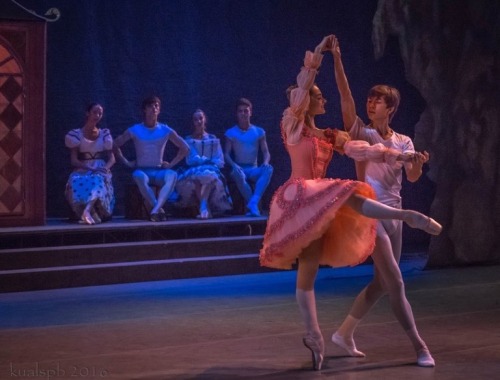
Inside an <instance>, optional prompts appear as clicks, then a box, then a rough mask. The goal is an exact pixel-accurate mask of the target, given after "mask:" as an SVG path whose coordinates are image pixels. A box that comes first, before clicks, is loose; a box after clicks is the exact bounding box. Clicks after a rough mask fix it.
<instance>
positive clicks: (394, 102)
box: [368, 84, 401, 121]
mask: <svg viewBox="0 0 500 380" xmlns="http://www.w3.org/2000/svg"><path fill="white" fill-rule="evenodd" d="M368 98H382V99H384V101H385V104H387V107H388V108H391V107H392V108H394V109H393V110H392V112H391V115H390V116H389V121H391V120H392V118H393V117H394V115H395V114H396V111H397V110H398V107H399V102H400V100H401V94H400V93H399V91H398V89H397V88H395V87H391V86H387V85H385V84H378V85H376V86H373V87H372V88H371V89H370V91H368Z"/></svg>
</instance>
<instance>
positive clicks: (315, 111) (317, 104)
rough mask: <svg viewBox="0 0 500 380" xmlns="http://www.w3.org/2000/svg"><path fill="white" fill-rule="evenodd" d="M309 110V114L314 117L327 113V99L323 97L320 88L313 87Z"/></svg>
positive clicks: (310, 93) (310, 94)
mask: <svg viewBox="0 0 500 380" xmlns="http://www.w3.org/2000/svg"><path fill="white" fill-rule="evenodd" d="M309 97H310V101H309V110H308V113H309V114H310V115H312V116H314V115H322V114H324V113H325V112H326V111H325V104H326V99H325V98H324V97H323V94H322V93H321V90H320V89H319V87H318V86H316V85H315V86H313V87H312V89H311V91H310V92H309Z"/></svg>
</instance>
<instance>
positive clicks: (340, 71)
mask: <svg viewBox="0 0 500 380" xmlns="http://www.w3.org/2000/svg"><path fill="white" fill-rule="evenodd" d="M331 52H332V55H333V62H334V68H335V80H336V81H337V88H338V90H339V93H340V105H341V107H342V120H343V122H344V128H345V130H346V131H347V132H349V130H350V129H351V127H352V125H353V124H354V121H355V120H356V116H357V115H356V104H355V103H354V98H353V97H352V93H351V89H350V87H349V82H348V81H347V76H346V74H345V71H344V65H343V64H342V58H341V54H340V46H339V41H338V39H337V37H335V36H334V37H333V39H332V45H331Z"/></svg>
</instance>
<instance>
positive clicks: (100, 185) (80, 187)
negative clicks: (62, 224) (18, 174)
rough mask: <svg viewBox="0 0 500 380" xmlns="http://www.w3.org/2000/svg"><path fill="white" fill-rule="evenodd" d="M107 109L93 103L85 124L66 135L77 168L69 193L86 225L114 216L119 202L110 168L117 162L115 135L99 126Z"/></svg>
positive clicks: (69, 184) (67, 196)
mask: <svg viewBox="0 0 500 380" xmlns="http://www.w3.org/2000/svg"><path fill="white" fill-rule="evenodd" d="M103 112H104V110H103V108H102V106H101V105H100V104H98V103H92V104H90V105H89V106H88V107H87V113H86V115H87V120H86V122H85V125H84V126H83V127H82V128H77V129H72V130H71V131H69V132H68V134H66V137H65V144H66V146H67V147H68V148H69V149H71V165H73V168H74V169H73V172H72V173H71V175H70V176H69V179H68V182H67V184H66V191H65V195H66V199H67V200H68V202H69V204H70V205H71V208H72V209H73V212H74V213H75V214H76V215H77V216H78V217H79V218H80V223H83V224H96V223H101V221H103V220H107V219H110V218H111V214H112V213H113V207H114V205H115V196H114V191H113V184H112V182H111V171H110V169H111V167H112V166H113V165H114V163H115V156H114V155H113V152H112V148H113V138H112V137H111V134H110V133H109V129H105V128H103V129H100V128H98V127H97V124H98V123H99V122H100V121H101V119H102V115H103Z"/></svg>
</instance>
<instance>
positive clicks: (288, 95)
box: [286, 83, 317, 102]
mask: <svg viewBox="0 0 500 380" xmlns="http://www.w3.org/2000/svg"><path fill="white" fill-rule="evenodd" d="M314 86H317V85H316V83H314V84H313V87H314ZM298 87H299V86H298V85H297V84H292V85H291V86H288V88H287V89H286V98H287V99H288V102H290V97H291V96H292V91H293V90H295V89H296V88H298ZM313 87H311V88H310V89H309V95H311V91H312V89H313Z"/></svg>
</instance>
